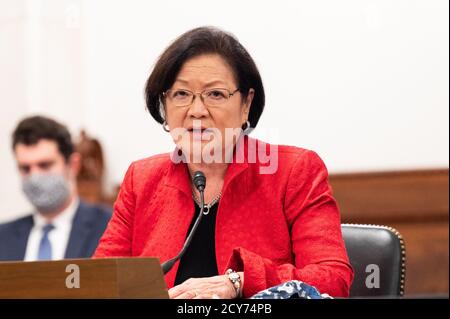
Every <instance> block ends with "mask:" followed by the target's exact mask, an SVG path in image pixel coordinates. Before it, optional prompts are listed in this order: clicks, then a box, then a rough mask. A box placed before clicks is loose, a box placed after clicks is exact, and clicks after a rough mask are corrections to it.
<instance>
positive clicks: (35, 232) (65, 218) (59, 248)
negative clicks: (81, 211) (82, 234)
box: [24, 198, 80, 261]
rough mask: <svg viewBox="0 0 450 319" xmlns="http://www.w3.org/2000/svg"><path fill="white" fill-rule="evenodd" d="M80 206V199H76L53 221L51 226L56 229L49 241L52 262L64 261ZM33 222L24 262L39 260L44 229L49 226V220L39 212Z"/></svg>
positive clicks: (49, 236)
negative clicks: (73, 223)
mask: <svg viewBox="0 0 450 319" xmlns="http://www.w3.org/2000/svg"><path fill="white" fill-rule="evenodd" d="M79 205H80V201H79V199H78V198H76V199H74V200H73V201H72V203H71V204H70V205H69V207H67V208H66V209H65V210H64V211H63V212H61V213H60V214H59V215H58V216H56V217H55V218H54V219H53V220H52V221H51V224H52V225H53V226H54V227H55V228H54V229H53V230H51V231H50V232H49V233H48V239H49V241H50V244H51V246H52V260H59V259H64V255H65V253H66V248H67V244H68V242H69V236H70V232H71V230H72V222H73V218H74V217H75V212H76V211H77V209H78V206H79ZM33 220H34V225H33V228H32V229H31V232H30V235H29V236H28V243H27V249H26V252H25V258H24V261H35V260H38V259H37V258H38V252H39V245H40V243H41V239H42V235H43V228H44V226H45V225H47V224H48V220H47V219H46V218H45V217H43V216H42V215H41V214H40V213H38V212H35V213H34V214H33Z"/></svg>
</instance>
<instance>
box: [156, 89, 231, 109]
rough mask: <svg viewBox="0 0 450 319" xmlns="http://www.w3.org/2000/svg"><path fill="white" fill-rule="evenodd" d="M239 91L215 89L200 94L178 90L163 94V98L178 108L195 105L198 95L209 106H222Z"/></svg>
mask: <svg viewBox="0 0 450 319" xmlns="http://www.w3.org/2000/svg"><path fill="white" fill-rule="evenodd" d="M237 91H239V89H236V90H234V91H233V92H231V91H229V90H227V89H222V88H214V89H206V90H204V91H202V92H200V93H194V92H192V91H189V90H182V89H176V90H167V91H166V92H164V93H163V96H164V97H165V98H167V100H168V102H169V103H170V104H172V105H174V106H178V107H181V106H189V105H191V104H192V103H194V99H195V96H196V95H197V94H199V95H200V99H201V100H202V102H203V104H205V105H207V106H221V105H224V104H226V103H227V102H228V100H229V99H230V98H231V97H232V96H233V95H234V94H235V93H236V92H237Z"/></svg>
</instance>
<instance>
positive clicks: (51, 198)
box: [22, 174, 70, 214]
mask: <svg viewBox="0 0 450 319" xmlns="http://www.w3.org/2000/svg"><path fill="white" fill-rule="evenodd" d="M22 190H23V192H24V193H25V195H26V197H27V198H28V200H29V201H30V202H31V204H32V205H33V206H34V207H35V208H36V209H37V210H38V211H39V212H40V213H42V214H45V213H53V212H55V211H57V210H59V209H61V208H62V207H63V206H64V204H65V203H66V201H67V200H68V198H69V196H70V188H69V183H68V182H67V180H66V178H65V177H64V176H63V175H56V174H34V175H31V176H28V177H25V178H23V179H22Z"/></svg>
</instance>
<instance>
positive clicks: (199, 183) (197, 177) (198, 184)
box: [192, 171, 206, 192]
mask: <svg viewBox="0 0 450 319" xmlns="http://www.w3.org/2000/svg"><path fill="white" fill-rule="evenodd" d="M192 179H193V180H194V186H195V188H197V189H198V191H199V192H203V191H204V190H205V187H206V176H205V174H203V172H202V171H196V172H195V173H194V177H193V178H192Z"/></svg>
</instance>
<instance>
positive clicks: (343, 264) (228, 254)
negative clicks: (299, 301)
mask: <svg viewBox="0 0 450 319" xmlns="http://www.w3.org/2000/svg"><path fill="white" fill-rule="evenodd" d="M249 140H251V141H253V142H254V141H255V140H253V139H247V138H246V139H245V143H243V144H242V145H243V147H244V148H245V150H254V147H253V146H252V145H253V144H250V145H249ZM241 162H242V161H241ZM252 162H254V160H249V157H248V152H245V160H244V162H243V163H236V162H233V163H231V164H230V165H229V167H228V170H227V172H226V175H225V180H224V185H223V189H222V198H221V199H220V202H219V208H218V211H217V219H216V230H215V241H216V259H217V268H218V270H219V274H223V273H224V272H225V271H226V269H228V268H232V269H233V270H235V271H243V272H244V287H243V295H244V297H250V296H252V295H253V294H255V293H257V292H259V291H261V290H264V289H266V288H269V287H272V286H275V285H277V284H280V283H281V282H285V281H289V280H294V279H296V280H301V281H304V282H306V283H308V284H310V285H312V286H315V287H316V288H317V289H318V290H319V291H320V292H321V293H328V294H329V295H331V296H348V294H349V289H350V285H351V282H352V279H353V270H352V267H351V266H350V264H349V261H348V257H347V253H346V249H345V246H344V241H343V239H342V233H341V225H340V216H339V210H338V207H337V205H336V201H335V200H334V199H333V197H332V192H331V188H330V186H329V184H328V173H327V169H326V167H325V165H324V163H323V162H322V160H321V159H320V158H319V157H318V155H317V154H316V153H314V152H312V151H309V150H305V149H301V148H297V147H292V146H281V145H280V146H278V169H277V170H276V172H275V173H274V174H260V170H259V168H260V167H261V166H264V164H261V163H260V162H259V161H258V159H257V160H256V163H252ZM193 218H194V202H193V200H192V193H191V186H190V180H189V173H188V170H187V166H186V164H183V163H179V164H175V163H173V162H172V161H171V160H170V156H169V154H163V155H156V156H153V157H150V158H147V159H143V160H140V161H137V162H134V163H132V164H131V166H130V167H129V169H128V171H127V173H126V175H125V179H124V181H123V184H122V187H121V190H120V193H119V196H118V198H117V201H116V203H115V205H114V214H113V217H112V219H111V221H110V223H109V225H108V227H107V229H106V231H105V233H104V235H103V237H102V238H101V240H100V243H99V246H98V248H97V251H96V252H95V254H94V257H95V258H98V257H113V256H116V257H125V256H156V257H159V259H160V261H161V262H164V261H166V260H168V259H170V258H172V257H174V256H175V255H176V254H177V253H178V252H179V251H180V249H181V247H182V246H183V243H184V241H185V239H186V236H187V232H188V229H189V226H190V224H191V221H192V219H193ZM177 269H178V262H177V263H176V264H175V266H174V267H173V269H172V270H171V271H170V272H169V273H168V274H167V275H166V282H167V286H168V287H169V288H170V287H172V286H173V284H174V281H175V275H176V272H177Z"/></svg>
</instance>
